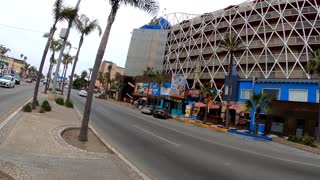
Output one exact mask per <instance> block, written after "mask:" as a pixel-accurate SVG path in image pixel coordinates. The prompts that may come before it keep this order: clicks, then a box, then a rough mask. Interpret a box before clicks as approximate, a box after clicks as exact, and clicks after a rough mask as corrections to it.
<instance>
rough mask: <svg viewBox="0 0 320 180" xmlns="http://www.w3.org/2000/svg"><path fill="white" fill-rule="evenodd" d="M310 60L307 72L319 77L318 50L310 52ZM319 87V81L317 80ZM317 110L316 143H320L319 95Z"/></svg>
mask: <svg viewBox="0 0 320 180" xmlns="http://www.w3.org/2000/svg"><path fill="white" fill-rule="evenodd" d="M311 55H312V59H311V60H310V61H309V62H308V64H307V70H308V72H309V74H311V75H312V74H315V73H316V74H318V75H320V49H317V50H315V51H313V52H312V54H311ZM318 84H319V87H320V79H319V80H318ZM318 103H319V108H318V136H317V141H318V142H320V95H319V102H318Z"/></svg>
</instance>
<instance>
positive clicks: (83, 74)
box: [80, 70, 88, 79]
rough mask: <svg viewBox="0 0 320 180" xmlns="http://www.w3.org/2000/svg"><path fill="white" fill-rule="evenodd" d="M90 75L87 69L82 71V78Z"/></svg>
mask: <svg viewBox="0 0 320 180" xmlns="http://www.w3.org/2000/svg"><path fill="white" fill-rule="evenodd" d="M87 77H88V72H87V71H86V70H83V71H82V72H81V75H80V78H81V79H86V78H87Z"/></svg>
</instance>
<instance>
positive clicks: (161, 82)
mask: <svg viewBox="0 0 320 180" xmlns="http://www.w3.org/2000/svg"><path fill="white" fill-rule="evenodd" d="M154 79H155V82H156V83H157V86H158V91H159V95H158V96H157V106H159V103H160V90H161V86H163V85H164V83H165V81H166V77H165V76H164V74H163V73H162V72H161V71H156V72H155V73H154Z"/></svg>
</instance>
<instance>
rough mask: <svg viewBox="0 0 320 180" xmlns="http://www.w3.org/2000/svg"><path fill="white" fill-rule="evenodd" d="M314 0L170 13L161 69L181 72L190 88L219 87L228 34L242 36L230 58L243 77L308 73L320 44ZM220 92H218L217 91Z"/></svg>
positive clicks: (270, 0)
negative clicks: (223, 46) (205, 85)
mask: <svg viewBox="0 0 320 180" xmlns="http://www.w3.org/2000/svg"><path fill="white" fill-rule="evenodd" d="M319 5H320V1H318V0H254V1H246V2H244V3H242V4H239V5H232V6H229V7H227V8H225V9H222V10H219V11H215V12H213V13H206V14H203V15H187V14H171V15H170V16H171V18H170V17H168V19H171V24H173V25H172V26H171V27H170V28H169V29H168V41H167V47H166V51H165V59H164V64H163V70H164V72H165V73H171V74H182V75H184V77H186V79H187V80H188V85H189V87H188V88H192V86H194V84H196V83H199V84H200V85H203V84H210V85H211V87H212V88H214V89H215V90H217V92H223V90H224V88H225V83H224V82H225V81H224V79H225V77H226V75H227V74H228V64H229V56H228V54H227V51H226V50H224V49H222V48H221V47H220V46H219V45H220V42H221V40H222V39H223V38H224V37H225V35H226V34H235V35H236V36H237V37H238V39H240V40H241V41H242V44H241V47H240V48H239V49H238V50H236V51H235V56H234V64H235V67H236V69H237V72H238V75H239V76H240V78H242V79H252V78H260V79H310V78H311V76H310V75H309V74H308V72H307V70H306V64H307V62H308V61H309V59H311V52H313V51H314V50H315V49H318V48H320V46H319V43H318V42H319V40H320V20H319V18H320V16H319V11H320V10H319ZM217 98H218V99H223V98H222V93H220V94H218V97H217Z"/></svg>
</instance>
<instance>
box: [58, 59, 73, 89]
mask: <svg viewBox="0 0 320 180" xmlns="http://www.w3.org/2000/svg"><path fill="white" fill-rule="evenodd" d="M73 59H74V56H71V55H70V54H64V55H63V60H62V63H63V64H64V67H63V70H64V71H63V72H62V73H63V80H62V90H61V95H63V91H64V82H65V78H66V75H67V70H68V65H69V64H72V61H73Z"/></svg>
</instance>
